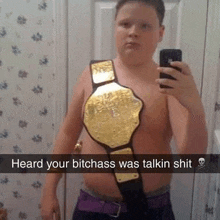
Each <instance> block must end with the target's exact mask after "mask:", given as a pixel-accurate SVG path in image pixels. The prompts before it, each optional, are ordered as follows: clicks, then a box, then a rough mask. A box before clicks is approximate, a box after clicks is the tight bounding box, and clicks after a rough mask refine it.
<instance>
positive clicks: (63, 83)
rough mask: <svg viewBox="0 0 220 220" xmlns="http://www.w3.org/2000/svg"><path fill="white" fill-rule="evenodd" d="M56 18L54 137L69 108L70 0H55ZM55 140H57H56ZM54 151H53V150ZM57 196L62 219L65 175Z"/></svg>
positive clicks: (54, 14)
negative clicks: (68, 40)
mask: <svg viewBox="0 0 220 220" xmlns="http://www.w3.org/2000/svg"><path fill="white" fill-rule="evenodd" d="M53 6H54V8H53V10H54V13H53V16H54V17H53V19H54V42H55V48H54V57H55V65H54V74H55V83H54V91H55V92H54V93H55V94H54V98H55V100H54V109H55V113H54V137H56V135H57V133H58V131H59V128H60V125H61V122H62V119H64V116H65V114H66V110H67V95H66V94H67V71H68V68H67V30H68V29H67V24H68V23H67V15H68V14H67V6H68V0H59V1H57V0H53ZM54 142H55V140H54ZM51 153H52V152H51ZM57 197H58V200H59V202H60V210H61V216H62V219H66V216H64V215H65V207H64V202H65V201H64V199H65V177H64V178H62V179H61V180H60V182H59V185H58V187H57Z"/></svg>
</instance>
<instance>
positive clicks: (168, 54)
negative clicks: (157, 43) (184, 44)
mask: <svg viewBox="0 0 220 220" xmlns="http://www.w3.org/2000/svg"><path fill="white" fill-rule="evenodd" d="M172 61H182V51H181V50H180V49H164V50H161V51H160V66H161V67H172V66H171V65H170V62H172ZM172 68H174V69H177V70H178V71H181V70H180V69H179V68H177V67H172ZM160 78H161V79H164V78H166V79H173V80H176V79H175V78H173V77H172V76H170V75H169V74H166V73H160ZM160 88H172V87H170V86H165V85H160Z"/></svg>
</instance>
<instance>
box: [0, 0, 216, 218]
mask: <svg viewBox="0 0 220 220" xmlns="http://www.w3.org/2000/svg"><path fill="white" fill-rule="evenodd" d="M163 2H164V3H162V1H160V0H157V1H148V0H145V1H144V0H143V1H134V0H133V1H123V0H122V1H121V0H120V1H116V0H113V1H110V0H109V1H108V0H105V1H101V0H100V1H99V0H92V1H88V0H81V1H78V0H68V1H50V0H46V1H33V0H19V4H14V2H13V1H12V0H7V1H6V0H2V1H1V2H0V13H1V18H2V20H1V24H0V72H1V74H0V120H1V125H0V153H1V154H14V155H17V154H51V153H52V152H54V153H56V154H71V153H75V154H91V155H93V154H103V155H105V156H106V157H105V156H103V157H105V158H106V161H108V157H107V155H106V154H107V151H108V153H109V155H110V152H111V153H113V152H115V153H121V154H123V153H125V154H130V155H133V153H135V154H141V155H142V154H204V153H208V154H219V149H220V147H219V146H220V132H219V131H220V116H219V104H220V96H219V80H218V79H219V69H220V65H219V48H220V46H219V39H218V37H219V34H220V28H219V21H220V18H219V9H220V2H219V1H218V0H212V1H210V0H192V1H188V0H175V1H170V0H164V1H163ZM163 5H164V10H165V14H164V15H163V13H164V12H163ZM164 49H179V50H181V57H180V55H179V54H178V51H177V50H175V51H170V50H169V51H164ZM162 50H163V51H164V53H162V54H161V56H160V51H162ZM180 58H181V59H180ZM91 60H93V61H94V62H93V64H90V61H91ZM103 60H107V61H105V62H98V61H103ZM163 61H164V62H165V63H166V62H167V64H169V65H170V66H169V67H168V66H166V65H163V66H162V67H159V66H160V64H162V63H163ZM171 61H174V62H173V63H170V62H171ZM175 61H176V62H175ZM100 70H101V71H100ZM161 72H163V73H166V74H168V75H171V76H172V77H173V78H174V79H164V78H163V76H162V77H160V73H161ZM103 73H105V74H106V75H102V74H103ZM96 79H97V80H96ZM161 85H165V86H169V87H172V88H161ZM124 94H126V97H125V95H124ZM103 100H104V101H103ZM124 106H126V111H124V108H125V107H124ZM100 109H101V111H100ZM67 110H68V111H67ZM109 110H110V111H109ZM106 112H107V113H106ZM109 112H110V113H109ZM100 119H101V122H102V123H100ZM132 123H133V126H132ZM129 129H130V131H129V132H130V133H129V132H128V130H129ZM206 129H207V130H206ZM113 137H114V138H113ZM77 140H78V142H77ZM106 146H107V147H106ZM106 149H110V150H106ZM120 150H122V151H120ZM117 151H118V152H117ZM132 159H135V157H134V158H132ZM202 163H203V161H202V160H200V161H199V164H200V165H201V164H202ZM145 165H146V164H145ZM152 166H153V165H152ZM158 166H160V165H159V164H158ZM157 168H158V167H157ZM135 172H136V175H137V176H133V177H131V176H132V175H130V176H129V175H126V176H123V177H122V176H119V177H117V175H115V174H114V173H112V174H110V173H95V174H93V173H86V174H78V173H77V174H76V173H68V174H62V178H61V174H57V173H56V174H48V175H47V178H46V174H42V173H36V174H30V173H28V174H25V173H1V174H0V185H1V186H2V187H0V188H1V189H0V219H1V218H2V219H4V218H6V216H7V219H42V217H41V215H42V216H44V217H43V219H80V218H81V219H86V218H88V217H87V216H88V215H89V216H90V217H89V219H97V218H98V217H97V216H99V218H100V219H104V218H108V219H113V217H112V216H115V217H116V216H118V217H117V218H118V219H120V218H123V217H124V218H126V219H129V218H130V219H135V218H136V219H144V218H147V217H148V218H150V219H156V218H159V219H164V217H165V215H169V217H168V216H167V218H169V219H174V216H175V219H177V220H178V219H198V218H199V219H208V217H209V216H213V218H215V219H218V217H219V216H220V213H219V211H218V210H220V209H219V207H220V206H219V202H217V201H218V200H219V198H218V197H219V193H218V192H219V190H220V185H219V174H218V173H215V174H212V173H210V174H194V173H175V174H171V173H144V174H141V175H139V173H138V170H136V171H135ZM49 175H50V176H49ZM134 175H135V174H134ZM124 178H125V179H124ZM132 178H133V179H132ZM121 181H122V182H121ZM123 181H124V182H123ZM58 182H59V183H58ZM133 182H136V183H135V184H136V185H133V186H134V187H133V189H135V190H131V191H129V193H128V192H127V190H126V189H130V188H129V187H130V185H129V187H128V184H127V183H132V184H133ZM137 189H139V191H137ZM214 189H215V190H214ZM129 195H132V201H130V199H129V198H130V197H131V196H129ZM137 195H138V196H137ZM135 196H137V199H136V200H135ZM158 196H160V197H161V200H163V202H162V203H163V204H162V205H161V202H158V199H157V197H158ZM84 197H89V198H90V199H89V198H88V199H87V200H83V202H82V198H84ZM213 198H216V199H213ZM92 200H94V203H91V201H92ZM100 200H101V202H100ZM161 200H160V201H161ZM77 201H78V205H77V206H76V203H77ZM103 201H108V202H107V203H106V204H107V205H108V206H109V208H107V209H106V210H105V209H95V208H94V209H92V207H93V205H94V206H96V205H97V206H100V204H102V203H103ZM140 201H141V202H140ZM143 201H144V202H143ZM115 202H116V204H119V205H116V206H115ZM86 203H87V204H86ZM90 203H91V204H90ZM155 204H156V206H155ZM146 206H147V208H146ZM171 206H172V207H171ZM88 207H90V208H89V209H88ZM101 207H102V206H101ZM118 207H120V212H119V209H118ZM134 207H135V208H134ZM103 210H104V211H103ZM112 210H113V211H112ZM146 210H147V211H146ZM159 213H160V214H159ZM161 213H163V214H161ZM93 214H94V216H96V217H94V216H93V217H92V215H93ZM159 215H160V216H159ZM64 216H65V217H64ZM137 216H138V217H137ZM146 216H147V217H146Z"/></svg>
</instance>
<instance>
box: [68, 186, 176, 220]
mask: <svg viewBox="0 0 220 220" xmlns="http://www.w3.org/2000/svg"><path fill="white" fill-rule="evenodd" d="M86 194H87V193H86V192H84V191H83V190H81V193H80V196H79V198H78V202H77V204H76V208H75V210H74V213H73V217H72V220H113V219H117V220H134V218H131V217H130V215H129V213H128V212H120V214H119V216H118V217H111V216H110V215H109V214H104V213H101V212H93V211H82V210H79V207H80V206H79V203H80V197H82V195H83V196H84V198H85V195H86ZM87 195H88V194H87ZM163 196H164V197H166V200H167V201H166V205H164V206H163V205H162V207H157V208H152V207H149V208H148V209H146V212H145V213H144V216H146V217H144V219H143V217H141V218H142V219H141V218H140V217H139V216H137V217H136V219H137V220H175V217H174V214H173V210H172V205H171V201H170V192H169V191H168V192H166V193H164V194H162V195H160V198H162V197H163ZM157 198H158V196H155V197H151V202H152V201H153V203H155V202H156V200H157ZM91 199H96V198H95V197H92V196H91V195H88V200H91Z"/></svg>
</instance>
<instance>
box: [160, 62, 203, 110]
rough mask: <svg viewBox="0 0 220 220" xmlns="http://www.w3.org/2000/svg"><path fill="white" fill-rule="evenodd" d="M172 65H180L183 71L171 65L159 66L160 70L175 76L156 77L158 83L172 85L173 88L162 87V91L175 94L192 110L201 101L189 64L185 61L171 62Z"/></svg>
mask: <svg viewBox="0 0 220 220" xmlns="http://www.w3.org/2000/svg"><path fill="white" fill-rule="evenodd" d="M170 64H171V66H173V67H178V68H179V69H181V72H180V71H178V70H176V69H174V68H170V67H158V68H157V70H158V71H159V72H163V73H166V74H169V75H171V76H173V77H174V78H175V79H176V80H172V79H156V83H158V84H163V85H167V86H170V87H172V88H160V87H159V91H160V92H161V93H164V94H167V95H172V96H174V97H175V98H176V99H177V100H178V101H179V102H180V103H181V104H182V105H183V106H184V107H185V108H187V109H188V110H192V109H193V106H194V105H195V103H197V101H199V102H200V96H199V92H198V90H197V88H196V84H195V82H194V79H193V76H192V74H191V70H190V68H189V66H188V65H187V64H186V63H184V62H179V61H175V62H171V63H170Z"/></svg>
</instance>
